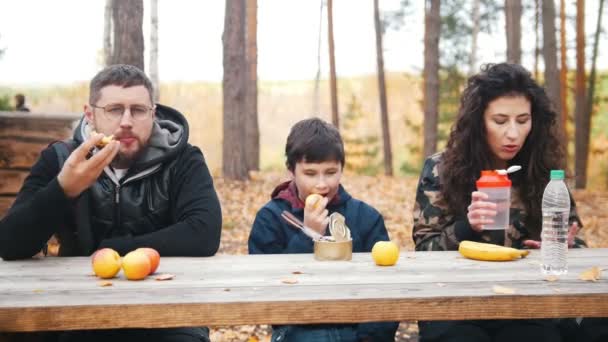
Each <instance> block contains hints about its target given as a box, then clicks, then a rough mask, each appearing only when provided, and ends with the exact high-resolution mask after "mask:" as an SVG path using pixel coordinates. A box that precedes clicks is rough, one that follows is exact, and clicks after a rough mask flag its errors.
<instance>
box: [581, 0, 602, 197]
mask: <svg viewBox="0 0 608 342" xmlns="http://www.w3.org/2000/svg"><path fill="white" fill-rule="evenodd" d="M599 6H600V8H599V11H598V14H597V25H596V28H595V37H594V41H593V52H592V56H591V73H590V75H589V87H588V89H589V91H588V93H587V105H586V106H585V109H586V115H585V120H584V121H583V127H582V129H583V130H584V133H585V136H586V139H585V140H584V141H582V143H583V147H582V148H581V149H582V150H583V154H584V155H586V156H588V155H589V138H590V137H591V118H592V117H593V96H594V95H595V81H596V77H597V76H596V73H597V71H596V63H597V54H598V53H597V51H598V48H599V43H600V32H601V29H602V26H601V25H602V12H603V11H604V0H600V4H599ZM587 160H588V158H587ZM585 174H587V164H586V163H585ZM586 181H587V177H585V183H586ZM586 185H587V184H583V187H585V186H586Z"/></svg>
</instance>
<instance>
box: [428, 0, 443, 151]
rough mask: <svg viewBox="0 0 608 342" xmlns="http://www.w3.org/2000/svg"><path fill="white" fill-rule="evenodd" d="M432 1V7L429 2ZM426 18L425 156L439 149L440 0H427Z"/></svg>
mask: <svg viewBox="0 0 608 342" xmlns="http://www.w3.org/2000/svg"><path fill="white" fill-rule="evenodd" d="M429 3H430V7H429V5H428V4H429ZM425 12H426V13H425V18H424V156H425V157H427V156H430V155H431V154H433V153H435V151H436V150H437V121H438V117H439V32H441V20H440V0H429V1H427V5H426V9H425Z"/></svg>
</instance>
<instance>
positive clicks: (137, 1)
mask: <svg viewBox="0 0 608 342" xmlns="http://www.w3.org/2000/svg"><path fill="white" fill-rule="evenodd" d="M112 19H113V23H114V44H112V47H113V51H112V64H130V65H134V66H136V67H138V68H140V69H141V70H144V34H143V31H142V23H143V19H144V5H143V2H142V0H120V1H114V3H113V5H112Z"/></svg>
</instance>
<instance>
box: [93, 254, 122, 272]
mask: <svg viewBox="0 0 608 342" xmlns="http://www.w3.org/2000/svg"><path fill="white" fill-rule="evenodd" d="M91 263H92V265H93V272H95V275H96V276H98V277H100V278H104V279H107V278H114V276H115V275H116V274H117V273H118V272H119V271H120V265H121V261H120V255H119V254H118V252H116V251H115V250H113V249H111V248H102V249H100V250H98V251H97V252H95V253H94V254H93V256H92V257H91Z"/></svg>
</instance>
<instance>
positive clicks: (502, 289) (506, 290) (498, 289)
mask: <svg viewBox="0 0 608 342" xmlns="http://www.w3.org/2000/svg"><path fill="white" fill-rule="evenodd" d="M492 291H494V293H498V294H514V293H515V289H512V288H510V287H505V286H500V285H494V286H492Z"/></svg>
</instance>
